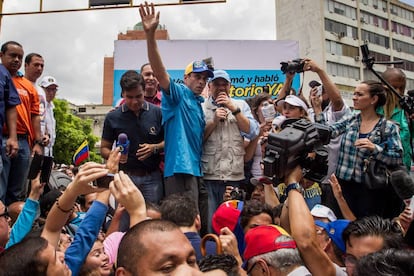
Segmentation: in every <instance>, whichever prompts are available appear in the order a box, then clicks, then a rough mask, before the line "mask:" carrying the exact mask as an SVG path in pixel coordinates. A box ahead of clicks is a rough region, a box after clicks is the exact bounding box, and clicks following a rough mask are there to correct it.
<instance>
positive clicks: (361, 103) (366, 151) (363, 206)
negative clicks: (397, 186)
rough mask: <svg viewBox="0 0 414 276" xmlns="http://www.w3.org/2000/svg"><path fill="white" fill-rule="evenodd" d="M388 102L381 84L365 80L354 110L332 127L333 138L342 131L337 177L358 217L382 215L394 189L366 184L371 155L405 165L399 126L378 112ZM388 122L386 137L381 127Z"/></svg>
mask: <svg viewBox="0 0 414 276" xmlns="http://www.w3.org/2000/svg"><path fill="white" fill-rule="evenodd" d="M385 101H386V96H385V90H384V87H383V86H382V84H381V83H379V82H376V81H370V80H368V81H363V82H361V83H360V84H359V85H358V86H357V87H356V88H355V91H354V96H353V102H354V109H355V110H359V111H360V112H359V113H358V114H353V115H350V116H348V117H346V118H344V119H343V120H341V121H339V122H337V123H335V124H333V125H331V126H330V130H331V137H336V136H338V135H340V134H343V136H342V140H341V147H340V153H339V159H338V167H337V169H336V176H337V178H338V179H339V183H340V185H341V187H342V192H343V195H344V197H345V199H346V201H347V202H348V204H349V206H350V208H351V210H352V212H353V213H354V214H355V216H356V217H358V218H359V217H363V216H369V215H375V214H377V215H380V216H383V215H384V213H385V211H386V210H385V209H386V208H387V205H386V204H385V202H386V201H387V198H388V197H389V196H390V194H391V193H392V192H393V191H392V188H386V189H377V190H369V189H368V188H367V187H366V186H365V185H364V176H365V172H364V165H365V164H366V162H367V160H368V159H369V158H373V159H375V160H381V161H382V162H384V163H386V164H387V165H401V164H402V145H401V140H400V136H399V133H398V127H397V126H396V125H395V124H394V123H392V122H391V121H388V120H386V119H385V118H384V116H382V115H381V114H379V113H378V112H377V108H378V107H380V106H383V105H384V104H385ZM384 124H385V128H383V129H384V134H385V135H384V136H385V137H382V135H381V128H382V126H383V125H384Z"/></svg>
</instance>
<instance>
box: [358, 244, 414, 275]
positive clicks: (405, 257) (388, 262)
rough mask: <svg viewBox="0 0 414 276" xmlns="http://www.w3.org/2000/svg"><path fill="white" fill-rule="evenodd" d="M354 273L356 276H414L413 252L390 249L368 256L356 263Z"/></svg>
mask: <svg viewBox="0 0 414 276" xmlns="http://www.w3.org/2000/svg"><path fill="white" fill-rule="evenodd" d="M355 272H356V274H357V275H358V276H364V275H367V276H372V275H378V276H389V275H393V276H409V275H414V251H411V250H398V249H395V248H392V249H386V250H381V251H379V252H374V253H371V254H368V255H366V256H364V257H362V258H361V259H360V260H359V261H358V263H357V264H356V267H355Z"/></svg>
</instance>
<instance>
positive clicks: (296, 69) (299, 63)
mask: <svg viewBox="0 0 414 276" xmlns="http://www.w3.org/2000/svg"><path fill="white" fill-rule="evenodd" d="M280 64H281V65H282V67H281V68H280V70H281V71H282V72H283V74H286V73H288V72H289V73H302V72H303V71H304V70H303V67H304V66H305V60H304V59H301V58H298V59H294V60H292V61H288V62H281V63H280Z"/></svg>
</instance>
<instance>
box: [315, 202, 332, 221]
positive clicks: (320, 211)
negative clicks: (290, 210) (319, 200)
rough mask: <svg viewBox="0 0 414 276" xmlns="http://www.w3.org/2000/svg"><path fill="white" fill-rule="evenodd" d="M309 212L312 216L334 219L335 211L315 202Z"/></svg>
mask: <svg viewBox="0 0 414 276" xmlns="http://www.w3.org/2000/svg"><path fill="white" fill-rule="evenodd" d="M311 214H312V216H314V217H318V218H327V219H328V220H329V221H335V220H336V216H335V213H334V212H333V211H332V210H331V209H330V208H329V207H326V206H325V205H322V204H316V205H315V206H313V208H312V210H311Z"/></svg>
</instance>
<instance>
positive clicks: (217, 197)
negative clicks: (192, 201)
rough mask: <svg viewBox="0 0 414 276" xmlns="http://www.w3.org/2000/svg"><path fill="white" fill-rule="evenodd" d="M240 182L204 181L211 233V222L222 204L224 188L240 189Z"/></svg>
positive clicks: (210, 230)
mask: <svg viewBox="0 0 414 276" xmlns="http://www.w3.org/2000/svg"><path fill="white" fill-rule="evenodd" d="M241 182H242V181H222V180H204V184H205V186H206V189H207V192H208V229H209V232H210V233H212V227H211V220H212V218H213V214H214V212H215V211H216V209H217V207H219V206H220V204H221V203H222V202H223V195H224V192H225V191H226V186H233V187H240V184H241Z"/></svg>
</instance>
